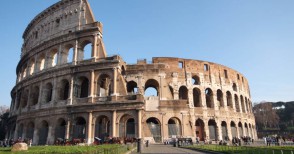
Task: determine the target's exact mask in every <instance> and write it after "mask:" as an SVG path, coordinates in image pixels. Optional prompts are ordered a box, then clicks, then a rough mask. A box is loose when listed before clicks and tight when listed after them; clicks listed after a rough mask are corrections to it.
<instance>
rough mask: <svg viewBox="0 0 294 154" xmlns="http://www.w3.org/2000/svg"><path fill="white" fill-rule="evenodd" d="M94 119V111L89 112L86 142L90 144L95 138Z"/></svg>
mask: <svg viewBox="0 0 294 154" xmlns="http://www.w3.org/2000/svg"><path fill="white" fill-rule="evenodd" d="M92 120H93V115H92V112H89V116H88V126H87V134H86V142H87V143H88V144H90V143H92V142H93V140H94V137H93V136H92Z"/></svg>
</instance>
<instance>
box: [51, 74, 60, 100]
mask: <svg viewBox="0 0 294 154" xmlns="http://www.w3.org/2000/svg"><path fill="white" fill-rule="evenodd" d="M57 89H58V86H57V78H54V79H53V87H52V100H51V101H52V102H53V103H55V102H57V101H56V100H57V99H58V98H56V96H57V95H58V94H57V92H58V90H57Z"/></svg>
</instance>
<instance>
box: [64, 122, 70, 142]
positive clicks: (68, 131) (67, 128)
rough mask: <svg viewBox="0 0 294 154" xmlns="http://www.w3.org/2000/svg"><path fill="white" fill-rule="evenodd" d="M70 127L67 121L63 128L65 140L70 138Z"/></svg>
mask: <svg viewBox="0 0 294 154" xmlns="http://www.w3.org/2000/svg"><path fill="white" fill-rule="evenodd" d="M70 126H71V121H70V120H68V121H67V125H66V128H65V139H69V138H70Z"/></svg>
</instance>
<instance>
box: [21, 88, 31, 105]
mask: <svg viewBox="0 0 294 154" xmlns="http://www.w3.org/2000/svg"><path fill="white" fill-rule="evenodd" d="M28 99H29V90H27V89H26V90H24V91H23V93H22V95H21V100H20V104H21V108H25V107H26V106H27V105H28Z"/></svg>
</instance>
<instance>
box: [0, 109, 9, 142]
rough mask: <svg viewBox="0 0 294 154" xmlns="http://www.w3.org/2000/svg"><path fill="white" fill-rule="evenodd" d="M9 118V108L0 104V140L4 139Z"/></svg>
mask: <svg viewBox="0 0 294 154" xmlns="http://www.w3.org/2000/svg"><path fill="white" fill-rule="evenodd" d="M8 118H9V109H8V107H7V106H0V140H3V139H5V134H6V132H7V126H8Z"/></svg>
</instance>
